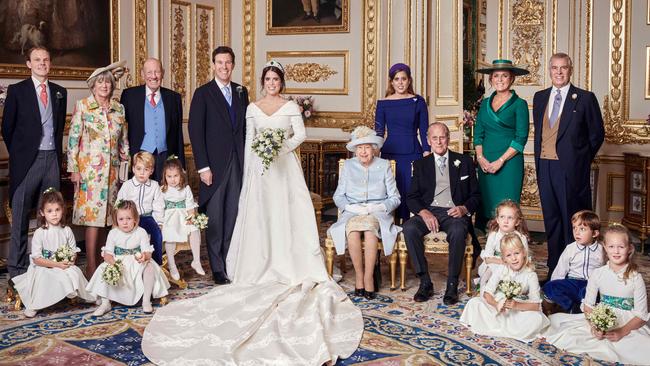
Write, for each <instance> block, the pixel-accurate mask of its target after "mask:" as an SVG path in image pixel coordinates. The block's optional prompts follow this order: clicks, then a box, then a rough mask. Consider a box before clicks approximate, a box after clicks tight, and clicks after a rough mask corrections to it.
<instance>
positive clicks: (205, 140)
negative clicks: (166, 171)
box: [188, 79, 248, 206]
mask: <svg viewBox="0 0 650 366" xmlns="http://www.w3.org/2000/svg"><path fill="white" fill-rule="evenodd" d="M230 87H231V89H232V108H234V109H235V123H234V124H233V123H232V122H231V119H230V112H229V109H228V102H227V101H226V98H225V97H224V96H223V93H222V92H221V90H219V86H218V85H217V82H216V81H214V79H213V80H211V81H210V82H208V83H207V84H204V85H202V86H200V87H198V88H197V89H196V90H195V91H194V96H193V97H192V103H191V105H190V119H189V125H188V129H189V133H190V142H191V144H192V153H193V155H194V163H195V166H196V169H197V170H199V169H202V168H205V167H210V170H211V171H212V185H210V186H207V185H205V184H204V183H203V182H201V183H200V185H199V205H200V206H203V205H205V204H206V203H207V202H208V200H209V199H210V197H212V195H213V194H214V192H215V191H216V190H217V188H218V187H219V186H220V185H221V183H222V182H223V181H224V174H225V172H226V171H227V169H228V167H229V164H230V160H231V155H232V153H233V152H234V151H235V152H236V153H237V157H238V160H239V163H240V166H241V167H242V168H243V166H244V138H245V134H246V108H247V107H248V90H246V88H245V87H243V86H241V85H239V84H237V83H234V82H230ZM233 125H234V126H233Z"/></svg>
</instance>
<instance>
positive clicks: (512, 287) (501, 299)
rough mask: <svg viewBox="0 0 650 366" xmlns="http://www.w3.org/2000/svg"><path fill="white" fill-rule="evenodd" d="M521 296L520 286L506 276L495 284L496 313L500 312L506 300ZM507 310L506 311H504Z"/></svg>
mask: <svg viewBox="0 0 650 366" xmlns="http://www.w3.org/2000/svg"><path fill="white" fill-rule="evenodd" d="M520 294H521V284H520V283H519V282H517V281H513V280H512V279H510V277H508V276H506V277H505V278H504V279H502V280H500V281H499V284H497V293H496V295H495V296H494V299H495V300H496V301H497V311H498V312H501V310H502V309H503V307H504V306H505V304H506V300H512V299H514V298H515V297H517V296H519V295H520ZM506 310H507V309H506Z"/></svg>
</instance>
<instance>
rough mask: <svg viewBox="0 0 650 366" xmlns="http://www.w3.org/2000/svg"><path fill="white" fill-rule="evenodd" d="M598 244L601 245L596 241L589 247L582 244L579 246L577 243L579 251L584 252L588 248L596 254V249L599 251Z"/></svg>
mask: <svg viewBox="0 0 650 366" xmlns="http://www.w3.org/2000/svg"><path fill="white" fill-rule="evenodd" d="M598 244H599V243H598V241H597V240H595V241H594V242H593V243H591V244H589V245H582V244H578V242H576V246H577V247H578V250H580V251H583V250H585V249H586V248H589V250H590V251H592V252H595V251H596V249H598Z"/></svg>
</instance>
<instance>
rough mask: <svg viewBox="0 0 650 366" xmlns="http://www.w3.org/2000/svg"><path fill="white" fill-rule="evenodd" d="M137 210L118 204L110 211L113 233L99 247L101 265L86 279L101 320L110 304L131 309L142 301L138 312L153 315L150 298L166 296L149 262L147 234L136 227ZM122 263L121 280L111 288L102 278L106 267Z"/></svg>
mask: <svg viewBox="0 0 650 366" xmlns="http://www.w3.org/2000/svg"><path fill="white" fill-rule="evenodd" d="M138 218H139V216H138V210H137V208H136V206H135V203H134V202H133V201H118V202H117V204H116V205H115V209H114V210H113V229H111V231H110V232H109V233H108V237H107V238H106V246H104V247H102V257H103V258H104V263H102V264H101V265H100V266H99V267H98V268H97V270H96V271H95V274H94V275H93V277H92V278H91V279H90V282H89V283H88V286H87V287H86V289H87V290H88V291H91V292H92V293H93V294H95V295H97V296H98V297H99V298H100V299H101V304H100V305H99V307H98V308H97V310H95V312H94V313H93V315H94V316H102V315H104V314H106V313H107V312H108V311H109V310H111V302H110V300H113V301H116V302H118V303H120V304H123V305H127V306H131V305H135V304H136V303H137V302H138V301H139V300H140V298H142V310H143V311H144V312H145V313H151V312H153V307H152V306H151V296H153V297H155V298H160V297H163V296H167V289H168V288H169V282H168V281H167V278H165V275H164V274H163V272H162V270H161V269H160V267H159V266H158V264H157V263H156V262H154V261H152V260H151V253H152V252H153V250H154V249H153V247H152V246H151V244H150V243H149V236H148V235H147V232H146V231H145V230H144V229H143V228H141V227H139V226H138ZM117 260H120V261H121V262H122V266H121V272H122V275H121V278H120V280H119V281H118V283H117V285H115V286H113V285H110V284H108V283H106V281H105V280H104V279H103V278H102V275H103V273H104V271H105V270H106V267H108V265H112V264H114V263H115V262H116V261H117Z"/></svg>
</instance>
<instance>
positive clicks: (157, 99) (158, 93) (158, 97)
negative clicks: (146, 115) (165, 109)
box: [144, 85, 160, 104]
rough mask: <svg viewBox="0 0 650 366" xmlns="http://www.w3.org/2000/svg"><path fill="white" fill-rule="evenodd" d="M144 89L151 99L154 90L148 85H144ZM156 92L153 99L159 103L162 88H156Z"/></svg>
mask: <svg viewBox="0 0 650 366" xmlns="http://www.w3.org/2000/svg"><path fill="white" fill-rule="evenodd" d="M144 90H145V95H146V98H147V101H149V99H151V94H152V93H154V91H152V90H151V89H149V87H148V86H146V85H145V87H144ZM155 93H156V94H155V95H154V96H153V100H155V101H156V104H158V102H160V88H158V90H156V91H155Z"/></svg>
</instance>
